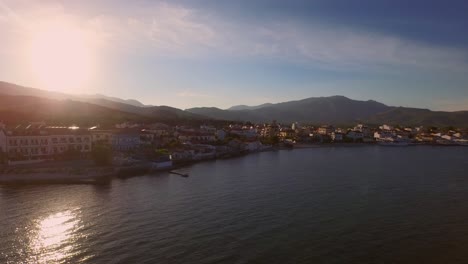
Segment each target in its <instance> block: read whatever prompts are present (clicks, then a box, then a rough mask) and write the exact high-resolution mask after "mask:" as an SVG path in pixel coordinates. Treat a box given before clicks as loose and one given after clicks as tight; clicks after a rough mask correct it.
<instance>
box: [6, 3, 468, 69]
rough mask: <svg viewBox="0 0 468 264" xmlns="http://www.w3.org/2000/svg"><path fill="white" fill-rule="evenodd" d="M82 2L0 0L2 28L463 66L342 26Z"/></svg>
mask: <svg viewBox="0 0 468 264" xmlns="http://www.w3.org/2000/svg"><path fill="white" fill-rule="evenodd" d="M18 2H19V4H18ZM82 5H88V7H87V8H88V9H92V10H93V12H92V13H90V12H84V11H83V10H85V9H86V8H82V9H83V10H81V9H77V8H73V7H69V6H67V4H66V2H55V1H47V2H45V3H44V2H42V1H41V3H37V2H35V1H8V3H7V4H5V2H1V1H0V18H1V19H0V29H1V30H2V32H7V34H8V32H10V31H12V30H18V31H21V28H22V24H24V23H25V24H26V25H27V28H31V27H34V25H35V24H37V23H40V22H41V21H43V20H47V19H50V18H56V19H66V20H70V21H74V22H75V23H77V24H79V25H80V27H82V28H83V29H85V30H87V31H89V32H91V34H93V35H94V37H95V39H96V42H97V43H100V45H102V46H105V47H107V48H109V49H114V50H119V51H121V52H141V54H144V55H157V56H175V57H200V58H206V57H208V58H209V57H220V56H224V57H234V58H246V59H249V58H269V59H271V58H273V59H277V60H287V61H292V62H297V63H305V64H313V65H315V66H319V67H322V68H327V69H328V68H329V69H335V70H361V69H362V70H369V69H373V70H375V69H379V68H384V69H388V68H391V67H400V66H405V67H414V68H422V69H436V70H437V69H439V70H440V69H442V70H444V69H449V70H456V71H466V69H468V67H467V66H468V65H467V63H466V61H467V58H468V56H467V52H466V51H465V50H460V49H455V48H447V47H440V46H433V45H430V44H427V43H419V42H413V41H410V40H406V39H402V38H399V37H397V36H389V35H382V34H379V33H371V32H362V31H358V30H355V29H352V28H347V27H340V28H339V27H336V26H334V27H331V26H326V25H320V24H314V25H305V24H301V23H300V22H287V21H268V22H261V21H258V22H257V23H254V24H252V23H246V22H242V21H240V20H236V19H232V18H231V19H227V18H224V17H221V16H220V15H218V14H214V13H208V12H206V11H204V10H197V9H191V8H188V7H185V6H182V5H178V4H173V3H168V2H146V3H144V4H142V5H130V4H129V5H128V6H125V8H124V11H122V10H120V11H119V9H117V8H116V9H113V7H112V6H102V5H101V6H98V5H97V4H93V3H92V2H88V3H84V4H82ZM20 21H24V23H23V22H20ZM12 24H15V25H16V28H15V27H12ZM0 45H2V44H0Z"/></svg>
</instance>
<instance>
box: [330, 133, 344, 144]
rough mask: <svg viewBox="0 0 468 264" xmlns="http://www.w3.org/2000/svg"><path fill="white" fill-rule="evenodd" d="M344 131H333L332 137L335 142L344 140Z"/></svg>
mask: <svg viewBox="0 0 468 264" xmlns="http://www.w3.org/2000/svg"><path fill="white" fill-rule="evenodd" d="M343 136H344V135H343V133H338V132H332V133H331V139H332V141H333V142H339V141H343Z"/></svg>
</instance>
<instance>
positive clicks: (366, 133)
mask: <svg viewBox="0 0 468 264" xmlns="http://www.w3.org/2000/svg"><path fill="white" fill-rule="evenodd" d="M353 130H354V131H359V132H361V133H362V134H363V135H364V137H368V136H370V135H371V130H370V128H369V127H368V126H365V125H363V124H358V125H357V126H355V127H354V129H353Z"/></svg>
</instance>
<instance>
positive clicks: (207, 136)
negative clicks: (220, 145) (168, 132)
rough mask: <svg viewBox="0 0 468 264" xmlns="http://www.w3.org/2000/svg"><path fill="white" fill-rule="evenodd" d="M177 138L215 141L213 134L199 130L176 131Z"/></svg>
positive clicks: (185, 140)
mask: <svg viewBox="0 0 468 264" xmlns="http://www.w3.org/2000/svg"><path fill="white" fill-rule="evenodd" d="M177 138H178V139H179V140H180V141H182V142H192V143H202V142H203V143H208V142H215V141H216V136H215V135H214V134H212V133H207V132H201V131H181V132H179V133H178V136H177Z"/></svg>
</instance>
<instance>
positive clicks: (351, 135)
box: [346, 130, 364, 142]
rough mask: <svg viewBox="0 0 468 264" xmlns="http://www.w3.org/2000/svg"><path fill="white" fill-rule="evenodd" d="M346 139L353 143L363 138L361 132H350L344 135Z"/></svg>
mask: <svg viewBox="0 0 468 264" xmlns="http://www.w3.org/2000/svg"><path fill="white" fill-rule="evenodd" d="M346 138H349V139H351V140H353V141H355V142H356V141H362V139H363V138H364V133H362V132H361V131H356V130H351V131H348V133H347V134H346Z"/></svg>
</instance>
